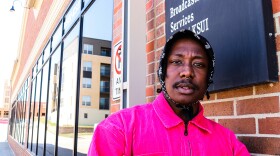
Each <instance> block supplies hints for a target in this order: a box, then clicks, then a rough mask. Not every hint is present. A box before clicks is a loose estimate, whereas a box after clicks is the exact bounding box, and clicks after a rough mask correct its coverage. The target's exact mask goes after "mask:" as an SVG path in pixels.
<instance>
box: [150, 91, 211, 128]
mask: <svg viewBox="0 0 280 156" xmlns="http://www.w3.org/2000/svg"><path fill="white" fill-rule="evenodd" d="M153 107H154V110H155V112H156V114H157V116H158V117H159V119H160V120H161V122H162V124H163V125H164V126H165V127H166V128H172V127H175V126H177V125H179V124H181V123H184V121H183V120H182V119H181V118H180V117H178V116H177V115H176V114H175V113H174V111H173V110H172V108H171V107H170V105H169V104H168V102H167V100H166V99H165V97H164V95H163V93H160V94H159V95H158V97H157V98H156V99H155V100H154V102H153ZM203 112H204V109H203V107H202V105H201V104H200V103H199V112H198V114H197V115H196V116H195V117H194V118H193V119H192V120H191V121H190V122H189V124H193V125H195V126H196V127H198V128H200V129H202V130H204V131H206V132H208V133H212V126H211V124H210V123H209V121H208V120H207V119H206V118H205V117H204V116H203Z"/></svg>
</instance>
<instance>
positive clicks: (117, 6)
mask: <svg viewBox="0 0 280 156" xmlns="http://www.w3.org/2000/svg"><path fill="white" fill-rule="evenodd" d="M122 9H123V3H122V0H114V17H113V43H112V47H113V46H114V45H115V44H117V43H119V42H120V41H121V40H122V35H123V33H122V23H123V21H122ZM111 72H113V70H111ZM111 75H113V74H111ZM111 83H113V77H112V78H111ZM111 86H112V84H111ZM110 94H111V95H110V96H111V97H113V94H112V91H111V92H110ZM118 110H120V100H116V101H113V100H112V98H111V102H110V112H111V113H114V112H116V111H118Z"/></svg>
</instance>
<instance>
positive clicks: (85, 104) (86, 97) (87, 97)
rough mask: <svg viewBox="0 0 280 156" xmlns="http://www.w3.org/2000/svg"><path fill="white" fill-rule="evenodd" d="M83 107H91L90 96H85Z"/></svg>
mask: <svg viewBox="0 0 280 156" xmlns="http://www.w3.org/2000/svg"><path fill="white" fill-rule="evenodd" d="M82 99H83V102H82V105H83V106H90V105H91V97H90V96H83V98H82Z"/></svg>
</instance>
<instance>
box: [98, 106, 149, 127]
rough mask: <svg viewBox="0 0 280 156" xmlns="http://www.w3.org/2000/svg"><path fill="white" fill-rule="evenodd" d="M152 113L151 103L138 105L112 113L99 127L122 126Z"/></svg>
mask: <svg viewBox="0 0 280 156" xmlns="http://www.w3.org/2000/svg"><path fill="white" fill-rule="evenodd" d="M152 111H153V106H152V104H151V103H145V104H139V105H135V106H133V107H130V108H125V109H122V110H119V111H117V112H114V113H112V114H111V115H109V116H108V117H107V118H106V119H104V120H103V121H102V122H101V123H100V124H101V125H108V124H112V125H123V124H128V123H133V122H134V121H135V120H136V119H137V118H142V117H143V116H145V115H148V114H149V112H152Z"/></svg>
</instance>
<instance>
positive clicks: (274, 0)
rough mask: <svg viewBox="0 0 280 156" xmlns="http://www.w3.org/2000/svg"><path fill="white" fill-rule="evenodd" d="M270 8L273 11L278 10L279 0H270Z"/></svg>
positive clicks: (279, 8) (279, 9) (276, 11)
mask: <svg viewBox="0 0 280 156" xmlns="http://www.w3.org/2000/svg"><path fill="white" fill-rule="evenodd" d="M272 10H273V13H274V14H275V13H278V12H280V1H279V0H272Z"/></svg>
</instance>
